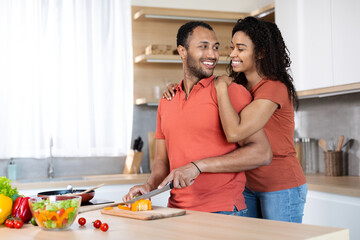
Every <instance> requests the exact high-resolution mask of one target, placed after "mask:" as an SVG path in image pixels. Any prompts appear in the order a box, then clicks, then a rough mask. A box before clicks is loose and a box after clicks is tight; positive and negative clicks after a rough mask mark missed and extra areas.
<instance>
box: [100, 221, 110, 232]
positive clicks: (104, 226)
mask: <svg viewBox="0 0 360 240" xmlns="http://www.w3.org/2000/svg"><path fill="white" fill-rule="evenodd" d="M108 229H109V225H108V224H107V223H103V224H101V226H100V230H101V231H103V232H106V231H107V230H108Z"/></svg>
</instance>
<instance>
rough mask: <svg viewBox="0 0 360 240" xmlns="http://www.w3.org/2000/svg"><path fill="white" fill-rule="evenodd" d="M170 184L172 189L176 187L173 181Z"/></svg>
mask: <svg viewBox="0 0 360 240" xmlns="http://www.w3.org/2000/svg"><path fill="white" fill-rule="evenodd" d="M169 186H170V189H173V188H174V184H173V182H172V181H171V182H170V183H169Z"/></svg>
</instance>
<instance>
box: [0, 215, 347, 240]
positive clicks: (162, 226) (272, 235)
mask: <svg viewBox="0 0 360 240" xmlns="http://www.w3.org/2000/svg"><path fill="white" fill-rule="evenodd" d="M78 217H85V218H86V220H87V223H86V225H85V226H79V224H78V223H77V219H76V220H75V221H76V222H74V224H73V225H72V227H71V229H69V230H67V231H45V230H41V229H40V228H39V227H34V226H32V225H31V224H25V225H24V226H23V228H22V229H9V228H7V227H5V226H4V225H1V226H0V231H1V238H3V239H12V240H23V239H36V240H42V239H44V240H48V239H87V240H90V239H181V240H183V239H246V240H251V239H259V240H264V239H269V240H271V239H276V240H281V239H284V240H285V239H286V240H288V239H292V240H297V239H317V240H326V239H342V240H347V239H349V230H348V229H341V228H330V227H321V226H313V225H306V224H298V223H286V222H278V221H270V220H262V219H254V218H245V217H236V216H227V215H221V214H214V213H203V212H196V211H187V213H186V215H184V216H178V217H172V218H164V219H158V220H150V221H145V220H136V219H129V218H123V217H116V216H110V215H103V214H101V213H100V210H95V211H91V212H85V213H82V214H80V215H79V216H78ZM96 219H99V220H101V221H102V222H106V223H108V224H109V230H108V231H107V232H102V231H100V230H99V229H95V228H94V227H93V226H92V224H91V222H93V221H95V220H96Z"/></svg>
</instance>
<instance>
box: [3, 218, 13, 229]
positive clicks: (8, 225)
mask: <svg viewBox="0 0 360 240" xmlns="http://www.w3.org/2000/svg"><path fill="white" fill-rule="evenodd" d="M5 226H7V227H8V228H14V220H10V219H6V221H5Z"/></svg>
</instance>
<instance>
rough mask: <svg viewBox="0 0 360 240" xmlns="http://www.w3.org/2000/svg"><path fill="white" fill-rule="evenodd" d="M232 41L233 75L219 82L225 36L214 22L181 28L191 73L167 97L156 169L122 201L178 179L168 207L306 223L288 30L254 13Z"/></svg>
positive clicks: (159, 117) (181, 43)
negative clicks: (285, 32) (283, 32)
mask: <svg viewBox="0 0 360 240" xmlns="http://www.w3.org/2000/svg"><path fill="white" fill-rule="evenodd" d="M231 44H232V48H231V49H232V50H231V53H230V58H231V62H230V63H231V66H230V67H229V69H230V77H227V76H221V77H219V78H217V79H215V77H214V76H213V71H214V68H215V66H216V63H217V61H218V58H219V53H218V48H219V42H218V41H217V38H216V34H215V32H214V31H213V29H212V28H211V26H209V25H208V24H206V23H203V22H188V23H186V24H184V25H183V26H181V27H180V29H179V30H178V34H177V50H178V52H179V55H180V56H181V59H182V61H183V72H184V78H183V80H182V81H181V83H180V84H178V85H176V86H175V87H174V88H173V89H172V90H171V91H169V92H170V93H171V96H170V95H169V94H167V99H168V100H166V99H165V98H163V99H161V101H160V103H159V107H158V115H157V129H156V135H155V137H156V139H157V146H156V156H155V161H154V165H153V171H152V173H151V175H150V177H149V179H148V180H147V182H146V183H145V184H143V185H137V186H134V187H133V188H131V189H130V191H129V193H128V194H127V195H126V196H125V197H124V198H123V200H124V201H126V200H129V199H131V198H133V197H134V196H136V195H141V194H144V193H147V192H149V191H152V190H154V189H156V188H158V187H160V188H161V187H163V186H164V185H166V184H167V183H168V182H171V181H172V182H173V185H174V189H173V190H172V191H171V196H170V198H169V202H168V206H169V207H175V208H182V209H189V210H196V211H205V212H214V213H222V214H228V215H237V216H249V217H258V218H265V219H273V220H280V221H289V222H301V221H302V216H303V210H304V204H305V198H306V192H307V187H306V180H305V177H304V174H303V172H302V169H301V166H300V164H299V161H298V160H297V158H296V154H295V149H294V143H293V132H294V115H293V114H294V108H293V103H295V104H297V96H296V92H295V89H294V86H293V84H292V78H291V76H289V74H288V73H287V68H288V67H289V65H290V60H289V57H288V55H287V52H286V47H285V44H284V42H283V39H282V36H281V33H280V31H279V30H278V28H277V26H276V25H275V24H273V23H267V22H263V21H261V20H257V19H255V18H253V17H247V18H245V19H240V20H238V22H237V23H236V25H235V26H234V28H233V32H232V42H231ZM233 80H234V82H233ZM245 171H246V172H245ZM245 174H246V176H245ZM245 185H246V187H245Z"/></svg>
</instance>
